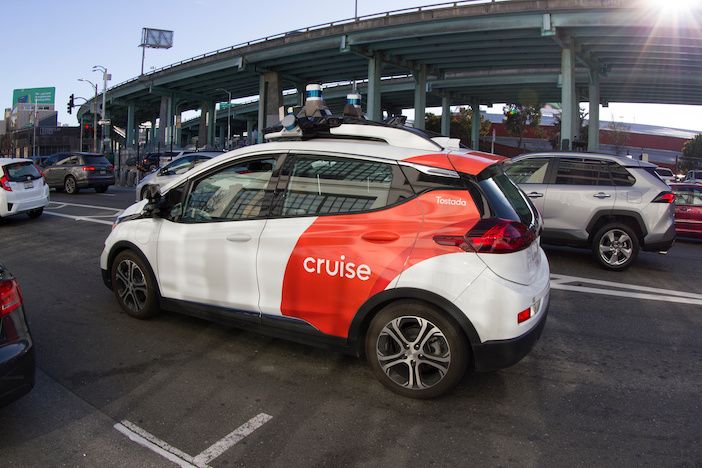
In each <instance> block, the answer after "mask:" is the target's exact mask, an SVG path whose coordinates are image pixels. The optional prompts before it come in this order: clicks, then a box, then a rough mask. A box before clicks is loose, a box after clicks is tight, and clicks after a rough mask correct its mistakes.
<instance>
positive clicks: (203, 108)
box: [197, 102, 209, 148]
mask: <svg viewBox="0 0 702 468" xmlns="http://www.w3.org/2000/svg"><path fill="white" fill-rule="evenodd" d="M208 110H209V104H208V103H207V102H202V103H200V130H199V131H198V134H197V147H198V148H202V147H203V146H205V145H207V144H208V143H209V142H208V141H207V136H208V132H207V112H208Z"/></svg>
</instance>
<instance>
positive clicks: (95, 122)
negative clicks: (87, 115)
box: [78, 78, 98, 153]
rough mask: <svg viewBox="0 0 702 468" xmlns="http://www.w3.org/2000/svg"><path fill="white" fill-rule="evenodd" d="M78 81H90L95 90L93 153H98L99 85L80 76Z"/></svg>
mask: <svg viewBox="0 0 702 468" xmlns="http://www.w3.org/2000/svg"><path fill="white" fill-rule="evenodd" d="M78 81H85V82H86V83H89V84H90V86H91V87H92V88H93V90H94V91H95V95H94V97H93V153H97V95H98V85H97V84H95V83H93V82H92V81H90V80H86V79H85V78H78Z"/></svg>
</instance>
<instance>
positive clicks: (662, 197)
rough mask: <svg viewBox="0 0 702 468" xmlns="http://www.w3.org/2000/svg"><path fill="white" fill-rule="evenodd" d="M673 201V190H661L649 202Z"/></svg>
mask: <svg viewBox="0 0 702 468" xmlns="http://www.w3.org/2000/svg"><path fill="white" fill-rule="evenodd" d="M673 202H675V194H674V193H673V192H661V193H659V194H658V196H657V197H656V198H654V199H653V201H652V202H651V203H673Z"/></svg>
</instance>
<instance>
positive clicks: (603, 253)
mask: <svg viewBox="0 0 702 468" xmlns="http://www.w3.org/2000/svg"><path fill="white" fill-rule="evenodd" d="M639 250H640V246H639V238H638V236H637V235H636V232H634V230H633V229H631V228H630V227H629V226H627V225H626V224H621V223H610V224H607V225H605V226H602V227H601V228H600V229H599V230H598V231H597V232H596V233H595V236H594V237H593V238H592V254H593V256H594V257H595V260H597V262H598V263H599V264H600V265H601V266H602V267H604V268H606V269H607V270H612V271H622V270H625V269H627V268H629V266H630V265H631V264H632V262H633V261H634V260H636V257H637V256H638V255H639Z"/></svg>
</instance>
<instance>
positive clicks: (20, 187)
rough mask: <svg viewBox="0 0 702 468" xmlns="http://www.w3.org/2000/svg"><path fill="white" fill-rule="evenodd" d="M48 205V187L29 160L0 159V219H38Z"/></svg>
mask: <svg viewBox="0 0 702 468" xmlns="http://www.w3.org/2000/svg"><path fill="white" fill-rule="evenodd" d="M48 204H49V187H48V185H46V182H45V180H44V177H43V176H42V174H41V172H40V171H39V169H38V168H37V167H36V166H35V165H34V163H33V162H32V160H31V159H17V158H0V218H4V217H6V216H12V215H17V214H22V213H26V214H27V215H28V216H29V217H30V218H38V217H39V216H41V214H42V213H43V212H44V207H45V206H46V205H48Z"/></svg>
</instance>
